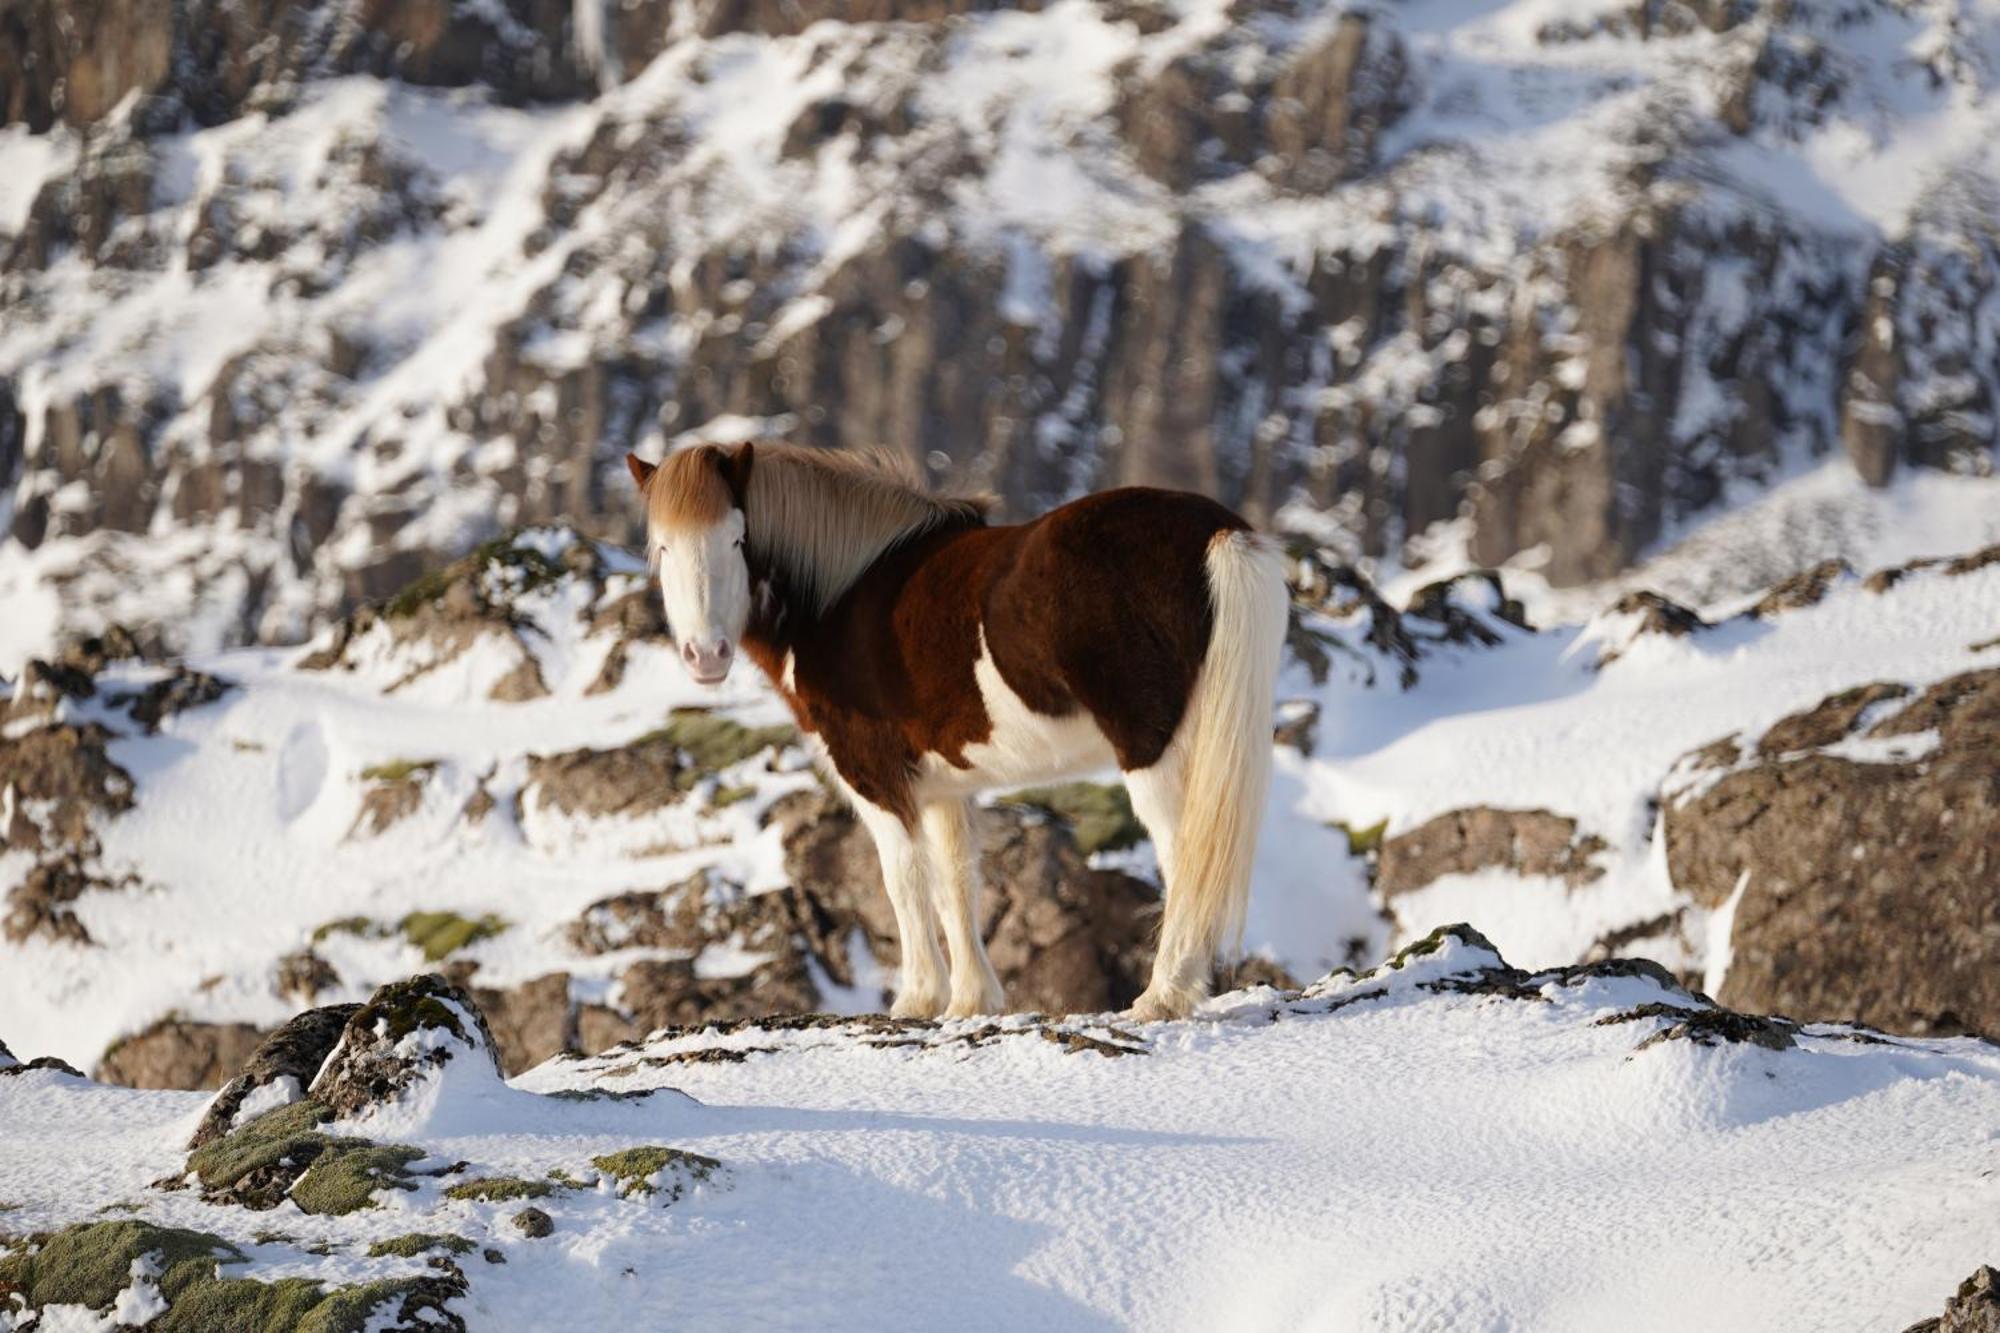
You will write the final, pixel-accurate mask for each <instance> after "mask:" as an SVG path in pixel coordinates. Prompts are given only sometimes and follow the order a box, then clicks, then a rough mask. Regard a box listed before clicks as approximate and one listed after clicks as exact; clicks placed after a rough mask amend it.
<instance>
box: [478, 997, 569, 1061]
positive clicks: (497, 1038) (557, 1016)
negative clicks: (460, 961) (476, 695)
mask: <svg viewBox="0 0 2000 1333" xmlns="http://www.w3.org/2000/svg"><path fill="white" fill-rule="evenodd" d="M473 996H474V997H475V998H476V999H477V1000H478V1002H479V1009H480V1012H481V1013H483V1014H485V1015H486V1024H487V1027H488V1028H489V1029H490V1030H491V1031H492V1033H493V1050H494V1055H495V1056H496V1058H498V1060H499V1062H500V1068H501V1070H502V1071H503V1072H504V1073H505V1074H506V1075H507V1077H509V1078H512V1077H513V1076H514V1075H516V1074H519V1073H522V1072H523V1071H525V1070H529V1069H533V1068H534V1067H535V1066H536V1065H538V1064H540V1063H542V1061H544V1060H547V1059H549V1058H550V1057H551V1056H553V1055H556V1054H557V1053H558V1052H561V1051H565V1050H568V1049H570V1048H572V1047H574V1046H575V1045H576V1030H575V1018H574V1015H573V1012H572V1006H571V1004H570V995H569V973H567V972H551V973H549V974H548V975H547V976H543V977H537V978H535V979H534V980H533V981H529V982H524V983H522V984H521V985H519V986H515V987H513V988H511V989H508V990H496V989H493V988H491V987H481V988H479V989H477V990H475V991H473Z"/></svg>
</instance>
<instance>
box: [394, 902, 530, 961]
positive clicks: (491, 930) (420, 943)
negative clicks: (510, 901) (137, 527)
mask: <svg viewBox="0 0 2000 1333" xmlns="http://www.w3.org/2000/svg"><path fill="white" fill-rule="evenodd" d="M508 924H509V923H508V922H507V921H506V920H505V919H504V918H502V917H497V916H494V915H492V914H491V913H488V914H487V915H485V916H481V917H478V918H476V919H475V918H472V917H464V916H460V915H459V914H458V913H456V912H412V913H410V914H409V915H408V916H406V917H404V918H403V919H402V920H401V921H399V922H397V923H396V929H397V930H399V931H401V932H402V934H403V938H405V939H407V940H408V941H409V942H410V943H412V944H414V945H416V946H417V947H418V948H419V949H422V950H423V951H424V958H425V960H426V961H428V962H433V963H435V962H437V961H438V960H439V959H441V958H444V957H446V956H447V955H450V954H453V953H456V952H457V951H458V950H460V949H463V948H464V947H465V946H466V945H468V944H474V943H477V942H478V941H480V940H486V939H491V938H493V937H494V936H495V935H498V934H499V933H500V932H501V931H503V930H505V929H507V926H508Z"/></svg>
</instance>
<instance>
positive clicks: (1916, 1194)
mask: <svg viewBox="0 0 2000 1333" xmlns="http://www.w3.org/2000/svg"><path fill="white" fill-rule="evenodd" d="M665 1087H674V1088H679V1089H682V1090H683V1091H685V1092H687V1093H689V1094H691V1095H692V1097H693V1099H694V1100H693V1101H692V1102H690V1101H688V1100H686V1099H683V1098H679V1097H664V1096H659V1095H654V1096H634V1095H632V1094H637V1093H642V1092H644V1091H645V1090H647V1089H654V1088H665ZM564 1092H567V1093H572V1094H575V1093H592V1092H596V1093H600V1094H601V1093H606V1092H615V1093H617V1094H619V1095H618V1096H617V1097H616V1098H609V1099H601V1100H587V1101H582V1102H578V1101H558V1100H555V1099H553V1098H551V1097H549V1096H548V1095H547V1094H551V1093H564ZM537 1093H539V1094H543V1095H541V1096H536V1095H535V1094H537ZM202 1100H203V1098H202V1097H201V1096H199V1095H193V1094H176V1093H135V1092H125V1091H119V1090H115V1089H109V1088H103V1087H99V1086H97V1085H93V1084H88V1083H84V1082H80V1081H78V1080H74V1079H70V1078H67V1077H64V1076H61V1075H56V1074H51V1073H45V1072H42V1073H31V1074H22V1075H15V1076H10V1077H7V1078H4V1079H0V1118H3V1119H4V1121H5V1123H6V1124H7V1125H8V1127H9V1133H8V1134H7V1135H6V1136H5V1137H4V1138H0V1179H5V1180H7V1181H8V1182H9V1188H10V1190H12V1191H13V1192H14V1194H15V1196H16V1197H17V1198H19V1199H20V1200H21V1207H20V1208H18V1209H16V1210H15V1212H14V1213H13V1214H11V1215H10V1216H9V1218H8V1221H7V1225H8V1226H9V1227H11V1228H17V1229H25V1228H30V1227H53V1226H56V1225H60V1224H63V1223H66V1222H70V1221H75V1220H80V1219H87V1218H88V1217H90V1215H91V1213H92V1211H93V1210H95V1209H98V1208H101V1207H103V1206H105V1205H107V1204H112V1203H127V1202H130V1203H134V1204H137V1205H138V1207H139V1209H140V1212H141V1214H142V1215H143V1216H144V1217H145V1218H146V1219H147V1220H148V1221H150V1222H154V1223H156V1224H162V1225H179V1226H196V1227H200V1228H202V1229H206V1230H211V1231H214V1232H216V1233H217V1234H220V1235H222V1236H223V1237H224V1238H225V1239H227V1240H229V1241H232V1242H234V1243H236V1244H237V1245H238V1246H240V1247H241V1249H242V1250H243V1253H244V1254H245V1255H246V1256H247V1258H248V1260H249V1262H248V1264H247V1265H246V1266H244V1267H240V1268H233V1269H232V1275H233V1276H254V1277H257V1278H261V1279H265V1280H269V1279H271V1278H274V1277H277V1276H279V1275H286V1274H290V1275H300V1276H311V1277H314V1278H318V1279H320V1280H322V1281H354V1280H357V1279H360V1278H363V1277H376V1276H380V1275H381V1274H383V1273H385V1272H394V1271H403V1272H410V1271H423V1269H422V1267H421V1266H420V1265H418V1264H416V1263H414V1262H403V1263H400V1264H399V1263H398V1262H397V1261H395V1260H388V1261H383V1260H371V1259H369V1258H368V1257H366V1254H365V1251H366V1250H367V1247H368V1246H369V1245H370V1244H371V1243H372V1242H376V1241H381V1240H385V1239H387V1238H391V1237H395V1236H400V1235H404V1234H407V1233H412V1232H430V1233H448V1234H459V1235H463V1236H464V1237H466V1238H467V1240H469V1241H470V1242H471V1245H472V1252H471V1253H468V1254H467V1255H465V1256H464V1257H463V1258H461V1259H458V1260H456V1262H455V1265H454V1266H455V1267H456V1268H457V1269H459V1270H460V1271H461V1272H462V1273H463V1275H464V1277H465V1279H466V1290H465V1292H464V1294H463V1295H462V1296H459V1297H457V1298H455V1299H454V1300H453V1301H452V1302H451V1304H450V1309H451V1310H452V1311H453V1312H454V1313H456V1314H458V1315H459V1316H460V1317H462V1318H464V1319H465V1320H466V1321H467V1322H468V1324H469V1326H470V1327H473V1328H492V1329H529V1328H537V1327H546V1326H547V1325H548V1324H549V1323H550V1322H557V1323H576V1322H584V1323H590V1322H598V1321H605V1322H609V1321H614V1320H616V1319H618V1318H620V1317H621V1313H620V1312H624V1315H626V1316H629V1313H630V1311H632V1310H633V1309H645V1310H647V1311H648V1312H649V1314H650V1315H652V1316H655V1317H659V1318H663V1319H671V1320H672V1321H673V1322H674V1323H676V1324H677V1325H682V1324H684V1325H688V1326H692V1327H697V1328H717V1329H721V1328H731V1327H741V1326H742V1325H743V1324H744V1323H745V1322H746V1321H748V1322H754V1323H756V1324H758V1325H759V1326H767V1327H785V1328H806V1327H833V1328H849V1327H856V1328H858V1327H871V1328H894V1329H901V1328H919V1327H926V1326H929V1325H930V1324H931V1323H932V1322H933V1321H934V1320H935V1318H936V1314H937V1310H938V1305H937V1300H938V1290H937V1289H936V1288H935V1287H933V1285H932V1284H928V1283H921V1282H905V1281H884V1280H883V1275H884V1274H885V1273H889V1272H894V1273H905V1272H912V1271H925V1272H931V1273H935V1274H938V1275H939V1278H940V1281H944V1282H948V1284H949V1290H950V1291H951V1292H952V1296H953V1300H954V1302H971V1304H970V1305H968V1306H966V1307H965V1308H970V1309H977V1310H978V1311H979V1312H980V1318H981V1320H982V1321H985V1320H990V1321H991V1322H992V1323H993V1324H994V1325H995V1326H1022V1325H1025V1324H1032V1325H1033V1326H1035V1327H1041V1328H1061V1329H1067V1328H1098V1327H1103V1326H1105V1325H1107V1324H1112V1325H1117V1326H1124V1327H1195V1326H1228V1327H1273V1326H1290V1325H1292V1324H1296V1323H1299V1322H1301V1321H1303V1322H1305V1323H1309V1324H1312V1325H1313V1326H1316V1327H1327V1328H1337V1329H1357V1330H1361V1329H1366V1330H1387V1329H1417V1328H1435V1327H1471V1326H1479V1327H1495V1328H1523V1329H1525V1328H1535V1329H1542V1330H1554V1331H1560V1330H1571V1329H1575V1330H1584V1329H1595V1328H1601V1327H1602V1326H1603V1324H1604V1322H1605V1320H1607V1319H1616V1320H1617V1321H1618V1322H1619V1323H1620V1325H1621V1327H1631V1328H1635V1329H1656V1328H1657V1329H1668V1328H1676V1327H1682V1328H1684V1327H1687V1326H1688V1325H1689V1324H1690V1323H1694V1324H1698V1325H1700V1326H1701V1327H1704V1328H1714V1329H1719V1330H1732V1329H1746V1330H1747V1329H1759V1328H1769V1327H1773V1326H1783V1327H1785V1328H1788V1329H1799V1330H1818V1329H1848V1328H1854V1327H1871V1328H1873V1327H1900V1326H1901V1325H1902V1324H1904V1323H1907V1322H1909V1321H1911V1320H1913V1319H1916V1318H1918V1317H1920V1316H1922V1315H1924V1314H1925V1313H1928V1312H1932V1311H1934V1310H1935V1309H1936V1308H1937V1307H1938V1306H1939V1305H1941V1303H1942V1300H1943V1297H1944V1295H1945V1294H1946V1293H1947V1292H1948V1291H1949V1290H1950V1289H1951V1287H1952V1286H1953V1285H1955V1284H1956V1282H1957V1280H1958V1278H1959V1277H1960V1276H1962V1275H1963V1274H1964V1273H1965V1272H1967V1271H1970V1270H1971V1268H1972V1267H1974V1266H1975V1265H1976V1264H1977V1263H1979V1262H1980V1261H1981V1260H1982V1259H1983V1258H1984V1257H1986V1252H1985V1251H1984V1249H1983V1246H1984V1245H1985V1244H1986V1242H1987V1240H1988V1239H1989V1237H1990V1228H1989V1227H1988V1225H1987V1219H1989V1218H1990V1217H1991V1215H1992V1210H1993V1208H1994V1207H1995V1206H1996V1204H2000V1196H1996V1195H1995V1190H1996V1188H2000V1187H1996V1185H1995V1183H1994V1176H1993V1173H1992V1171H1991V1169H1990V1168H1991V1163H1992V1151H1991V1149H1992V1144H1991V1128H1990V1127H1991V1125H1992V1123H1993V1120H1994V1118H1995V1116H1996V1115H2000V1056H1996V1055H1995V1053H1994V1052H1993V1050H1992V1049H1991V1048H1990V1047H1989V1046H1987V1045H1984V1044H1982V1043H1979V1042H1977V1041H1971V1040H1956V1041H1885V1040H1883V1039H1880V1038H1878V1037H1876V1036H1874V1035H1872V1034H1869V1033H1866V1032H1858V1031H1854V1030H1851V1029H1842V1028H1829V1027H1813V1028H1805V1029H1801V1028H1796V1027H1792V1026H1790V1025H1783V1024H1773V1023H1771V1022H1770V1021H1768V1020H1754V1019H1743V1018H1742V1017H1741V1016H1738V1015H1731V1014H1729V1013H1728V1012H1727V1011H1723V1010H1717V1009H1714V1008H1713V1007H1711V1006H1709V1005H1708V1004H1707V1002H1706V1001H1704V1000H1702V999H1701V998H1700V997H1697V996H1692V995H1690V994H1688V993H1687V992H1685V991H1683V990H1681V989H1680V988H1679V987H1678V986H1677V985H1675V984H1674V983H1673V982H1672V981H1671V979H1669V978H1666V977H1665V975H1664V974H1663V973H1660V972H1659V971H1658V969H1649V968H1648V967H1646V966H1644V965H1641V966H1638V967H1629V966H1626V965H1622V964H1602V965H1599V966H1597V967H1596V968H1593V969H1584V970H1574V971H1571V972H1568V973H1564V974H1547V975H1543V976H1531V975H1529V974H1525V973H1521V972H1518V971H1515V970H1513V969H1511V968H1508V967H1507V966H1506V964H1505V963H1504V961H1503V960H1502V959H1501V958H1500V956H1499V955H1498V953H1497V952H1496V951H1495V950H1493V949H1492V948H1491V946H1490V945H1487V944H1486V943H1485V942H1484V940H1483V939H1482V938H1481V937H1480V936H1479V935H1478V934H1477V933H1476V932H1474V931H1471V930H1470V929H1468V928H1465V927H1456V928H1453V929H1451V930H1446V931H1440V932H1438V934H1437V935H1435V936H1433V937H1432V938H1431V939H1429V940H1427V941H1425V942H1424V944H1423V946H1422V947H1421V948H1420V949H1417V950H1412V951H1411V952H1410V953H1409V954H1408V955H1406V956H1404V957H1402V958H1399V959H1398V960H1396V962H1395V963H1393V964H1392V965H1390V966H1388V967H1386V968H1384V969H1382V970H1381V971H1380V972H1378V973H1376V974H1374V975H1372V976H1368V977H1361V978H1354V977H1351V976H1350V977H1339V978H1328V979H1327V980H1326V981H1323V982H1321V983H1318V984H1317V985H1315V986H1313V987H1310V988H1308V989H1307V990H1306V991H1305V992H1304V993H1285V992H1277V991H1273V990H1271V989H1269V988H1260V989H1256V990H1252V991H1246V992H1238V993H1233V994H1230V995H1225V996H1220V997H1217V998H1216V999H1215V1000H1214V1001H1212V1002H1211V1003H1210V1004H1209V1005H1208V1006H1207V1008H1206V1009H1205V1010H1204V1012H1203V1014H1202V1015H1200V1016H1199V1017H1197V1018H1196V1019H1194V1020H1191V1021H1188V1022H1184V1023H1174V1024H1155V1025H1144V1026H1140V1027H1135V1028H1128V1027H1125V1026H1123V1025H1120V1024H1116V1023H1107V1022H1104V1021H1102V1020H1094V1019H1088V1018H1085V1019H1077V1020H1070V1021H1067V1022H1062V1023H1047V1022H1045V1021H1042V1020H1037V1019H1033V1018H1010V1019H1003V1020H999V1021H997V1022H990V1023H988V1022H982V1021H980V1020H961V1021H953V1022H947V1023H942V1024H935V1025H933V1024H916V1023H893V1022H890V1021H888V1020H882V1019H875V1020H865V1021H862V1022H859V1023H850V1024H846V1025H840V1024H838V1023H833V1024H825V1023H823V1024H818V1025H813V1026H802V1025H800V1024H796V1023H793V1024H787V1023H783V1022H773V1023H768V1024H748V1025H742V1026H740V1027H737V1028H735V1029H732V1030H728V1031H722V1032H717V1031H712V1030H711V1031H709V1032H705V1033H685V1034H663V1035H661V1036H659V1037H655V1038H654V1039H652V1040H650V1041H647V1042H644V1043H641V1044H638V1045H635V1046H634V1047H631V1048H628V1049H624V1050H620V1051H616V1052H609V1053H607V1054H606V1055H605V1056H603V1057H600V1058H598V1059H596V1060H589V1061H568V1062H565V1061H555V1062H551V1063H550V1064H548V1065H545V1066H543V1067H542V1068H540V1069H538V1070H536V1071H534V1072H533V1073H532V1074H530V1075H528V1076H527V1077H525V1078H523V1079H520V1080H518V1081H517V1083H516V1088H515V1090H514V1094H513V1097H512V1099H511V1100H509V1101H508V1102H507V1103H505V1104H504V1105H502V1104H501V1103H497V1102H496V1103H493V1104H492V1105H491V1106H490V1108H489V1112H490V1113H489V1114H488V1115H486V1116H485V1117H483V1118H481V1119H480V1120H478V1121H477V1122H476V1123H473V1122H465V1121H460V1122H455V1123H452V1124H444V1123H433V1124H432V1125H430V1126H428V1127H426V1128H423V1129H422V1130H421V1131H420V1132H419V1133H417V1135H416V1136H415V1137H414V1138H413V1140H412V1141H413V1142H414V1143H416V1144H417V1145H418V1146H421V1147H422V1148H424V1149H425V1150H427V1152H428V1153H429V1154H430V1156H429V1158H428V1159H426V1160H428V1161H432V1162H438V1163H445V1162H458V1163H462V1164H463V1165H462V1167H461V1168H460V1169H459V1171H458V1173H457V1174H455V1175H446V1176H442V1177H436V1178H430V1177H421V1176H420V1177H418V1178H417V1180H416V1182H415V1185H416V1187H415V1188H414V1189H409V1190H386V1191H384V1192H382V1193H380V1194H379V1195H378V1196H377V1203H376V1206H375V1207H373V1208H370V1209H365V1210H362V1211H359V1212H355V1213H351V1214H348V1215H347V1216H345V1217H313V1216H305V1215H301V1214H296V1213H286V1214H284V1215H282V1216H279V1217H278V1218H277V1220H278V1221H279V1222H280V1226H279V1228H278V1232H279V1235H278V1236H277V1237H275V1238H274V1237H273V1235H272V1233H271V1231H270V1230H269V1228H270V1225H271V1221H272V1219H273V1217H274V1215H272V1214H258V1213H247V1212H244V1211H242V1210H240V1209H231V1208H217V1207H215V1206H213V1205H205V1204H202V1203H199V1202H198V1201H196V1200H194V1199H193V1198H191V1197H190V1196H189V1195H187V1194H185V1193H179V1194H176V1193H160V1192H157V1191H148V1190H146V1189H145V1186H144V1182H145V1181H146V1180H148V1179H152V1178H156V1177H157V1176H159V1175H161V1174H165V1173H169V1172H171V1171H173V1170H174V1169H175V1164H176V1162H177V1159H178V1153H179V1151H180V1139H181V1138H182V1137H183V1136H184V1134H185V1129H186V1126H187V1124H188V1121H189V1118H190V1116H191V1115H192V1114H193V1112H194V1111H195V1109H196V1108H197V1107H199V1105H200V1104H201V1102H202ZM655 1144H657V1145H663V1146H664V1145H671V1146H672V1147H674V1148H676V1149H679V1150H684V1151H687V1152H693V1153H697V1154H700V1155H701V1156H702V1157H704V1158H712V1159H714V1160H715V1161H716V1162H717V1163H719V1164H720V1166H719V1169H717V1170H715V1171H710V1172H706V1173H705V1174H704V1175H703V1176H702V1178H700V1179H694V1178H687V1179H684V1180H682V1181H680V1182H678V1183H677V1184H676V1185H675V1186H674V1187H673V1188H672V1189H671V1190H664V1189H663V1191H662V1192H661V1193H659V1194H656V1195H633V1194H631V1193H629V1192H627V1191H626V1187H625V1186H623V1185H621V1184H620V1183H619V1178H617V1177H614V1176H612V1175H610V1174H608V1172H606V1171H604V1170H593V1169H592V1168H591V1167H590V1166H589V1165H588V1163H589V1161H590V1160H591V1159H592V1158H593V1157H601V1156H602V1155H604V1154H609V1153H615V1152H619V1151H622V1150H624V1149H627V1148H631V1147H635V1146H639V1145H655ZM656 1160H659V1159H656ZM552 1172H553V1173H559V1174H558V1175H557V1176H556V1179H557V1181H558V1182H559V1183H558V1184H557V1187H556V1188H555V1189H553V1191H552V1192H549V1193H547V1194H545V1195H544V1196H543V1197H541V1198H539V1199H538V1200H537V1201H536V1206H537V1207H539V1208H540V1209H541V1210H542V1211H544V1212H545V1213H547V1214H548V1216H549V1218H550V1219H551V1221H552V1224H553V1234H552V1235H551V1236H550V1237H549V1238H547V1239H544V1240H533V1239H527V1238H524V1237H523V1236H522V1234H521V1233H520V1232H519V1231H518V1230H517V1229H516V1228H514V1227H513V1226H512V1225H509V1224H508V1223H507V1221H506V1219H507V1216H508V1214H509V1213H510V1212H511V1211H514V1210H515V1208H516V1207H517V1205H510V1204H506V1203H497V1204H496V1203H488V1202H481V1201H478V1200H476V1199H454V1198H452V1197H449V1196H447V1194H446V1193H445V1191H446V1190H448V1189H450V1188H451V1186H452V1184H453V1182H454V1181H455V1180H458V1179H479V1178H485V1177H492V1176H506V1177H510V1178H517V1179H520V1178H525V1179H530V1180H534V1179H543V1178H547V1177H548V1176H549V1174H550V1173H552ZM1141 1222H1143V1225H1138V1224H1139V1223H1141ZM253 1230H255V1231H260V1232H261V1233H262V1234H263V1237H264V1238H263V1239H258V1238H257V1237H256V1236H253V1235H252V1234H251V1233H252V1232H253ZM480 1247H486V1248H489V1249H496V1250H497V1251H498V1252H499V1253H500V1254H501V1256H502V1257H503V1258H504V1259H505V1260H506V1262H505V1263H504V1264H494V1263H492V1262H490V1261H482V1260H481V1259H480V1258H479V1257H478V1250H479V1248H480ZM1691 1269H1694V1270H1698V1271H1700V1272H1701V1274H1702V1281H1700V1282H1698V1283H1691V1282H1688V1281H1687V1280H1686V1275H1687V1273H1688V1272H1689V1271H1690V1270H1691ZM946 1275H948V1276H946ZM4 1317H5V1316H0V1318H4Z"/></svg>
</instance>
